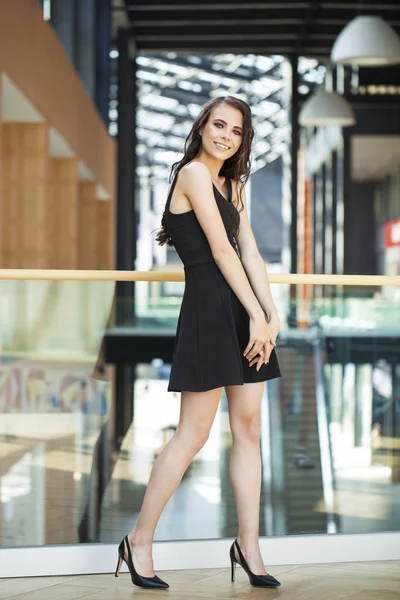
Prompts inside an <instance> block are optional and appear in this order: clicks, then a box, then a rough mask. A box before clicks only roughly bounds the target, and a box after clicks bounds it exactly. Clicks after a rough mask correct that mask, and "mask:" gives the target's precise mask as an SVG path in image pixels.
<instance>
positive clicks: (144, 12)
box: [129, 2, 400, 27]
mask: <svg viewBox="0 0 400 600" xmlns="http://www.w3.org/2000/svg"><path fill="white" fill-rule="evenodd" d="M193 4H195V2H193ZM309 4H310V3H308V5H307V6H303V7H297V8H295V7H294V8H286V7H285V4H284V3H282V5H281V6H279V7H276V9H275V10H270V9H269V8H268V4H267V3H265V4H264V5H263V6H262V7H261V8H259V9H251V10H250V9H247V8H245V9H241V10H237V11H234V12H232V11H229V13H228V12H227V9H226V8H222V9H218V8H217V7H218V6H219V5H218V4H214V5H213V8H214V10H212V11H211V10H210V9H209V8H208V7H206V8H205V7H203V12H200V13H198V12H193V11H192V10H188V8H187V7H185V6H182V7H181V8H180V9H179V11H178V12H177V13H176V14H174V13H171V12H169V11H165V10H164V9H163V7H161V6H160V7H158V9H157V10H156V11H153V10H149V6H148V4H147V3H143V4H142V5H141V7H140V8H138V10H137V11H136V12H130V13H129V19H130V21H131V22H132V25H133V26H134V25H136V24H137V23H143V22H145V23H146V22H151V23H153V24H156V23H165V26H166V27H168V26H170V25H172V26H174V24H176V23H177V22H179V23H181V22H186V23H188V24H191V25H194V24H195V23H197V22H199V23H202V22H207V21H208V22H209V23H210V24H212V23H214V22H218V21H219V22H220V23H224V22H226V21H227V20H228V19H229V20H234V21H236V22H238V21H239V22H241V23H243V24H246V23H248V22H250V23H254V22H255V21H257V22H259V21H260V20H262V21H263V22H266V23H271V24H279V23H278V22H282V21H283V23H285V20H286V19H289V21H290V22H293V21H303V20H304V19H305V18H306V15H307V12H308V8H309ZM383 6H384V5H377V6H376V8H374V9H373V11H374V14H376V15H381V16H382V17H383V18H384V19H386V20H387V21H388V22H392V21H398V20H399V18H400V4H397V3H396V4H393V5H392V7H391V10H382V7H383ZM364 13H365V14H368V8H367V7H365V10H364ZM358 14H359V11H358V9H353V10H348V9H346V8H337V9H329V8H323V7H321V4H320V5H319V8H318V10H317V12H316V15H315V16H316V19H320V20H322V22H326V21H328V22H331V21H333V23H335V22H337V21H343V22H345V23H348V22H349V20H350V19H352V18H353V17H356V16H357V15H358ZM338 24H340V23H338Z"/></svg>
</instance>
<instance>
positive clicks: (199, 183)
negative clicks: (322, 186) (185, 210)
mask: <svg viewBox="0 0 400 600" xmlns="http://www.w3.org/2000/svg"><path fill="white" fill-rule="evenodd" d="M178 184H179V185H180V187H181V191H182V192H183V193H184V194H185V195H186V196H187V198H188V199H189V201H190V204H191V205H192V207H193V210H194V212H195V214H196V217H197V220H198V221H199V223H200V226H201V228H202V229H203V231H204V233H205V235H206V237H207V240H208V243H209V244H210V248H211V252H212V255H213V258H214V260H215V262H216V263H217V265H218V267H219V269H220V270H221V272H222V274H223V276H224V277H225V279H226V281H227V282H228V284H229V286H230V287H231V288H232V290H233V291H234V293H235V294H236V296H237V297H238V298H239V300H240V302H241V303H242V304H243V306H244V307H245V309H246V311H247V313H248V315H249V317H251V318H255V317H257V315H260V314H261V315H262V314H263V308H262V307H261V306H260V303H259V302H258V300H257V298H256V296H255V294H254V292H253V290H252V288H251V285H250V283H249V280H248V278H247V276H246V273H245V270H244V268H243V265H242V263H241V261H240V259H239V257H238V255H237V254H236V252H235V250H234V248H232V245H231V243H230V241H229V239H228V236H227V234H226V230H225V227H224V223H223V221H222V218H221V215H220V212H219V210H218V206H217V203H216V202H215V198H214V191H213V187H212V182H211V177H210V172H209V170H208V168H207V167H206V165H204V164H203V163H200V162H192V163H190V164H189V165H187V166H186V167H183V169H182V170H181V172H180V174H179V181H178V182H177V185H178Z"/></svg>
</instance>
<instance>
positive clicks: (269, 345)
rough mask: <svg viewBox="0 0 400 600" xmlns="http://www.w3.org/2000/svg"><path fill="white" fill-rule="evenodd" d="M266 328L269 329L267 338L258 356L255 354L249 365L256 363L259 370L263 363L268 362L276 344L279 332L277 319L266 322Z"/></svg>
mask: <svg viewBox="0 0 400 600" xmlns="http://www.w3.org/2000/svg"><path fill="white" fill-rule="evenodd" d="M268 329H269V331H270V336H269V340H268V341H267V342H266V343H265V344H264V348H263V349H262V350H261V351H260V353H259V355H258V356H255V357H254V358H253V359H252V360H251V361H250V362H249V367H252V366H253V365H255V364H256V363H257V371H259V370H260V369H261V367H262V365H263V364H267V363H268V362H269V359H270V356H271V353H272V350H273V349H274V348H275V346H276V338H277V337H278V333H279V320H278V319H277V318H275V319H271V321H270V322H269V323H268Z"/></svg>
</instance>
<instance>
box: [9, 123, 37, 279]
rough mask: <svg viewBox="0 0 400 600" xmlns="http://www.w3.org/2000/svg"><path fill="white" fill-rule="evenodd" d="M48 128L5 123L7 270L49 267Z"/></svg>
mask: <svg viewBox="0 0 400 600" xmlns="http://www.w3.org/2000/svg"><path fill="white" fill-rule="evenodd" d="M48 163H49V159H48V128H47V124H46V123H3V125H2V168H3V203H2V204H3V209H2V210H3V219H2V223H1V227H2V235H3V266H4V268H26V269H38V268H46V267H47V266H48V264H49V255H48V245H47V231H46V230H47V227H46V219H47V217H48V211H47V191H48V190H47V181H48V180H47V178H48Z"/></svg>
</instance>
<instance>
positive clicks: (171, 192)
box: [165, 171, 179, 208]
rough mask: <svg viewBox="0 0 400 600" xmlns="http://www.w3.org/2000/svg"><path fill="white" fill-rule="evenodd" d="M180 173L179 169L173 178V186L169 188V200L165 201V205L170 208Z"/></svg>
mask: <svg viewBox="0 0 400 600" xmlns="http://www.w3.org/2000/svg"><path fill="white" fill-rule="evenodd" d="M178 175H179V171H178V173H176V175H175V177H174V179H173V180H172V183H171V187H170V189H169V193H168V197H167V201H166V203H165V207H166V208H169V205H170V202H171V198H172V194H173V193H174V189H175V185H176V180H177V179H178Z"/></svg>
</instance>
